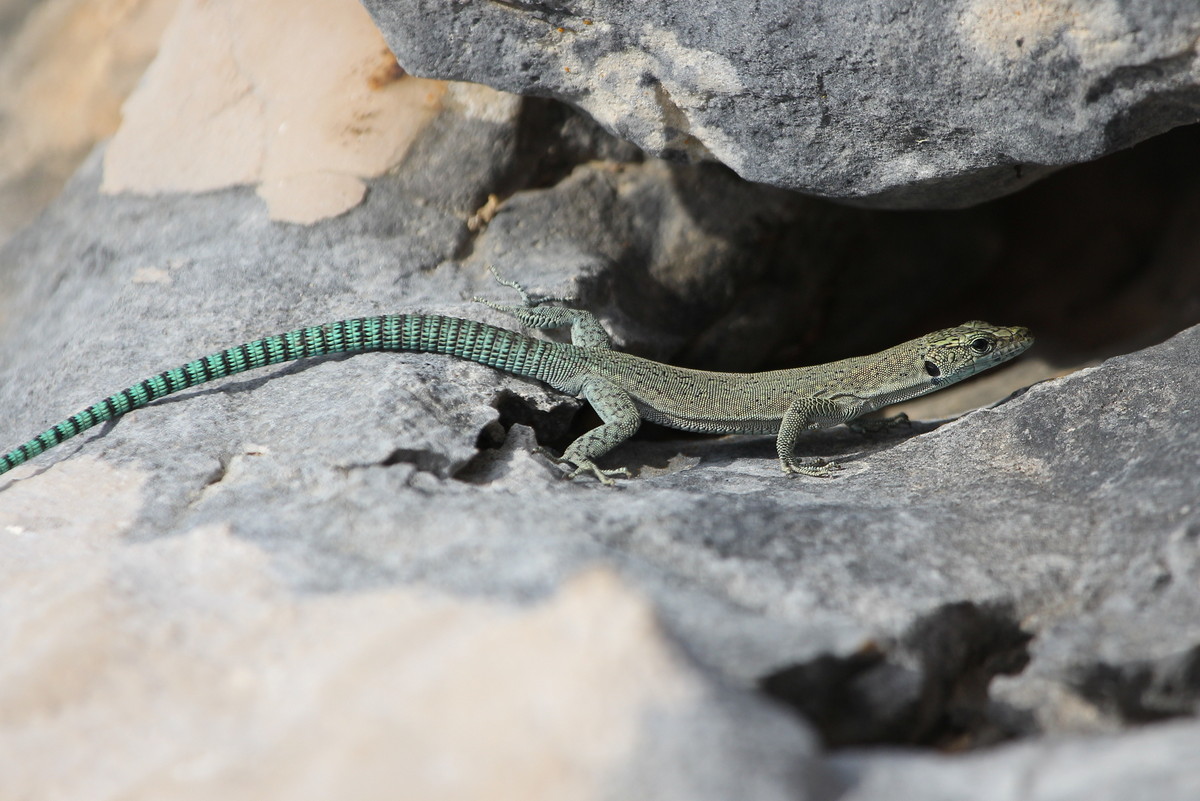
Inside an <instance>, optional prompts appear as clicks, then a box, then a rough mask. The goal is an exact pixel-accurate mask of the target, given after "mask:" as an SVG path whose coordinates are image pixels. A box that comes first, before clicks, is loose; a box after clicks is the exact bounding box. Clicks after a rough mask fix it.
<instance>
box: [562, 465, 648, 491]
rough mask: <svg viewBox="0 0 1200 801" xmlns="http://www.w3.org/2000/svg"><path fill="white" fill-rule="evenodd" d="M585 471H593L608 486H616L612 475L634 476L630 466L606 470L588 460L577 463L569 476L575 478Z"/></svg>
mask: <svg viewBox="0 0 1200 801" xmlns="http://www.w3.org/2000/svg"><path fill="white" fill-rule="evenodd" d="M584 473H591V474H592V475H594V476H595V477H596V478H597V479H598V480H599V481H600V483H601V484H603V485H604V486H606V487H613V486H616V484H617V482H615V481H613V480H612V476H620V477H621V478H633V475H632V474H631V473H630V472H629V469H628V468H625V467H618V468H615V469H613V470H604V469H602V468H600V467H598V466H597V465H596V463H595V462H591V461H586V460H585V461H582V462H579V463H578V464H576V465H575V469H574V470H572V471H571V472H570V473H568V474H567V478H568V479H572V478H575V477H576V476H579V475H582V474H584Z"/></svg>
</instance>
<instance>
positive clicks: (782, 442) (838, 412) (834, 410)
mask: <svg viewBox="0 0 1200 801" xmlns="http://www.w3.org/2000/svg"><path fill="white" fill-rule="evenodd" d="M849 416H850V412H849V411H848V410H846V409H844V408H842V407H841V406H838V405H837V404H836V403H834V402H833V401H829V400H825V399H824V398H809V397H804V398H797V399H796V400H795V401H793V402H792V405H791V406H789V407H788V409H787V411H786V412H784V415H783V420H782V421H781V422H780V424H779V436H778V437H776V439H775V450H776V451H777V452H778V453H779V466H780V468H782V470H783V472H785V473H789V474H800V475H805V476H815V477H817V478H828V477H830V476H832V475H833V474H834V473H836V472H837V471H838V470H841V469H842V466H841V465H839V464H837V463H836V462H824V461H820V460H818V461H817V462H816V463H815V464H800V463H799V462H797V461H796V456H795V454H794V453H793V451H794V450H795V447H796V440H797V438H799V436H800V433H801V432H803V431H814V430H816V429H818V428H828V427H829V426H835V425H837V424H838V423H842V422H845V421H846V419H847V418H848V417H849Z"/></svg>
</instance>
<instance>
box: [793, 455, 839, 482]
mask: <svg viewBox="0 0 1200 801" xmlns="http://www.w3.org/2000/svg"><path fill="white" fill-rule="evenodd" d="M780 467H781V468H782V469H783V472H785V473H787V474H788V475H800V476H812V477H814V478H833V476H834V475H836V474H837V473H838V471H840V470H841V469H842V466H841V465H840V464H838V463H837V462H827V461H825V460H824V459H817V460H816V461H814V462H811V463H810V464H800V463H799V462H796V461H792V460H788V461H786V462H782V463H781V464H780Z"/></svg>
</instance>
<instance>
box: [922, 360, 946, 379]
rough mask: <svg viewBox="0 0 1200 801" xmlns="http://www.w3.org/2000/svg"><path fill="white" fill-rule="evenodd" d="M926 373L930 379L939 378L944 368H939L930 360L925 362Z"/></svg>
mask: <svg viewBox="0 0 1200 801" xmlns="http://www.w3.org/2000/svg"><path fill="white" fill-rule="evenodd" d="M925 372H926V373H927V374H928V375H929V377H930V378H938V377H939V376H941V374H942V368H940V367H938V366H937V365H936V364H934V363H933V362H931V361H929V360H928V359H926V360H925Z"/></svg>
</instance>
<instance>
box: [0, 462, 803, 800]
mask: <svg viewBox="0 0 1200 801" xmlns="http://www.w3.org/2000/svg"><path fill="white" fill-rule="evenodd" d="M90 472H91V473H92V475H93V476H94V477H107V479H108V480H107V482H105V483H107V484H108V485H109V486H108V487H105V488H106V489H111V488H112V485H117V486H120V485H121V484H123V483H126V479H125V478H124V477H123V476H122V472H123V471H121V470H119V469H114V468H111V467H107V466H104V465H103V464H97V465H93V466H92V470H91V471H90ZM61 478H64V479H65V478H67V477H66V476H65V475H64V476H61ZM43 484H44V487H46V488H48V487H49V482H44V483H43ZM24 489H25V487H20V486H18V487H17V490H18V491H21V490H24ZM30 492H36V490H35V489H33V488H30ZM126 497H128V495H126ZM42 500H43V502H45V501H46V500H47V499H46V498H43V499H42ZM31 552H36V553H37V554H38V557H39V558H38V559H31V558H30V557H29V554H30V553H31ZM0 553H2V554H3V556H4V558H3V559H0V577H2V578H3V584H4V591H3V594H4V597H5V602H6V604H7V603H9V602H13V603H15V604H16V606H17V607H18V608H19V609H20V614H19V615H6V616H5V619H4V621H3V623H0V630H2V631H3V634H4V638H5V642H6V645H7V652H6V658H5V661H4V666H3V668H0V678H2V681H0V688H2V689H0V744H2V745H3V749H2V750H0V794H3V796H4V797H5V798H23V797H44V798H109V797H122V798H131V799H135V798H136V799H150V798H172V799H173V798H199V797H209V798H212V797H221V798H229V799H262V798H273V797H288V798H321V797H332V796H338V797H342V796H345V795H352V796H353V797H354V798H361V799H385V798H396V797H397V787H398V786H402V787H403V795H404V796H405V797H410V798H455V799H488V798H495V797H496V796H495V793H496V788H497V787H504V788H505V791H506V792H507V793H511V794H512V795H513V797H521V798H531V799H556V798H582V797H589V796H592V795H594V791H595V788H597V787H603V786H605V785H606V784H607V785H612V786H615V787H620V786H623V785H627V784H629V783H630V782H631V781H632V780H634V779H636V780H637V781H638V784H632V785H630V786H634V787H638V786H640V787H642V788H655V787H658V788H661V790H660V792H653V791H651V793H649V794H647V793H645V792H642V793H639V795H640V796H641V797H652V798H680V799H682V798H700V799H714V801H716V799H723V798H728V797H730V796H729V795H728V794H727V793H725V792H723V791H722V785H725V786H726V787H728V785H729V783H730V782H731V780H732V779H731V777H733V776H736V772H734V771H731V770H730V767H731V766H730V765H729V764H728V762H729V759H728V757H727V755H726V754H725V753H724V750H725V748H726V745H727V743H728V742H729V741H730V740H731V739H732V738H733V737H737V738H738V740H739V741H740V742H739V743H738V749H737V750H738V751H739V752H740V753H742V754H751V755H753V757H754V762H753V763H752V765H753V767H754V768H755V770H756V771H760V772H761V773H762V775H763V778H762V779H760V780H758V781H756V782H755V781H751V782H745V783H743V784H741V792H740V793H739V795H740V797H744V798H753V799H762V801H768V800H773V799H779V800H780V801H783V799H795V798H805V797H814V796H811V795H806V794H805V793H803V792H797V790H798V789H800V788H799V787H797V785H796V784H795V783H792V782H789V783H787V784H785V783H783V782H782V781H779V778H780V777H783V776H787V777H790V778H793V779H801V780H803V779H804V778H805V777H806V776H809V777H813V778H812V779H810V780H813V781H815V782H816V783H817V784H818V786H819V782H820V781H822V779H821V772H820V768H819V766H818V767H816V768H809V769H807V770H806V768H805V766H806V763H810V762H812V761H813V750H814V745H813V740H812V737H811V735H809V734H808V733H807V732H806V731H805V729H804V728H803V726H802V725H801V724H800V723H799V722H798V721H795V720H792V719H789V718H788V717H787V716H786V715H782V714H780V713H779V711H778V710H775V709H772V708H770V707H769V706H768V705H767V704H765V703H763V702H762V701H760V700H758V699H755V698H753V697H748V696H746V695H745V694H744V693H743V694H738V693H734V692H731V691H730V690H727V689H723V688H720V687H717V686H714V685H713V684H712V682H711V681H710V680H708V679H707V678H706V677H705V676H703V675H702V674H700V673H698V672H697V671H696V670H695V668H694V667H692V666H691V665H689V664H688V662H687V660H686V659H684V658H683V657H682V656H681V655H680V654H679V653H678V652H677V651H676V649H675V648H674V647H672V646H671V645H670V644H669V643H668V642H667V641H666V640H665V639H664V637H663V634H662V632H661V631H660V630H659V628H658V626H657V624H656V623H655V621H654V615H653V613H652V610H651V609H650V607H649V606H648V605H647V604H646V603H645V601H644V600H643V599H642V598H640V597H638V595H637V594H636V593H633V592H631V591H629V590H628V589H627V588H625V587H623V586H621V583H620V582H619V581H617V580H616V578H615V577H614V576H613V575H612V573H611V572H608V571H604V570H594V571H590V572H587V573H585V574H582V575H580V576H578V577H576V578H574V579H572V580H571V581H570V582H569V583H568V584H566V585H565V586H564V587H563V588H562V589H561V590H560V591H559V592H558V593H556V594H555V595H554V596H553V597H550V598H547V599H545V600H544V601H542V602H540V603H537V604H534V605H532V606H529V607H518V606H513V605H498V604H494V603H485V602H481V601H479V600H466V599H455V598H449V597H445V596H440V595H438V594H437V593H433V592H430V591H428V590H421V589H397V588H377V589H375V590H364V591H359V592H352V593H335V594H326V595H322V594H311V593H303V592H299V593H298V592H296V591H295V590H294V589H293V588H289V587H288V586H287V580H286V577H285V576H283V575H281V574H280V573H279V572H278V571H276V570H274V569H273V566H272V560H271V559H270V558H269V557H268V556H267V554H266V553H265V552H264V551H263V550H262V549H261V548H259V547H257V546H255V545H253V544H251V543H248V542H246V541H244V540H242V539H239V538H237V537H234V536H232V535H231V533H230V531H229V529H228V528H227V527H224V526H216V527H210V526H199V527H197V528H194V529H192V530H191V531H189V532H187V533H185V534H182V535H180V536H178V537H167V538H159V539H155V540H153V541H151V542H146V543H141V544H136V545H129V544H125V543H122V542H121V540H120V538H118V537H113V536H111V533H102V532H99V531H97V530H96V529H95V528H92V527H87V528H84V527H80V528H77V529H75V530H74V531H61V530H60V531H53V530H51V529H50V528H47V527H46V526H44V525H43V526H39V527H38V529H37V530H29V531H26V532H22V533H20V534H18V535H16V536H13V535H11V534H10V535H9V536H8V537H7V538H6V540H5V541H4V543H3V545H0ZM314 646H316V648H315V650H314ZM131 668H132V669H131ZM47 716H49V717H50V718H51V719H50V720H47ZM580 732H587V736H586V738H581V737H580ZM649 736H653V737H654V740H653V741H651V742H645V740H646V738H647V737H649ZM650 755H656V756H666V757H668V758H669V761H659V760H652V759H650V758H649V757H650ZM685 756H686V757H689V758H692V759H697V760H698V761H699V762H700V763H701V764H702V765H703V766H704V767H703V768H702V769H700V770H684V769H683V767H684V765H686V764H687V763H686V761H685V760H684V759H681V757H685ZM714 779H715V781H714ZM643 780H644V781H645V784H642V783H641V782H642V781H643ZM739 781H741V780H739ZM802 783H803V782H801V786H802ZM614 797H620V796H614Z"/></svg>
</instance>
